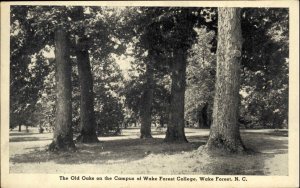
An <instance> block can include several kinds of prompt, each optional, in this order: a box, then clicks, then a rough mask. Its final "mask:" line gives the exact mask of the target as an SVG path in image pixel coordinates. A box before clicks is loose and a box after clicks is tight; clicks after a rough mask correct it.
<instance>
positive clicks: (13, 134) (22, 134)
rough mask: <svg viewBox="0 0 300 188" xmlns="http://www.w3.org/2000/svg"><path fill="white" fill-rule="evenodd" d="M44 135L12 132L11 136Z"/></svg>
mask: <svg viewBox="0 0 300 188" xmlns="http://www.w3.org/2000/svg"><path fill="white" fill-rule="evenodd" d="M41 134H42V133H27V132H10V133H9V136H24V135H41Z"/></svg>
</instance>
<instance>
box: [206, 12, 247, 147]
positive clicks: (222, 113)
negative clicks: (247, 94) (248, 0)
mask: <svg viewBox="0 0 300 188" xmlns="http://www.w3.org/2000/svg"><path fill="white" fill-rule="evenodd" d="M218 16H219V17H218V49H217V75H216V85H215V97H214V106H213V122H212V126H211V130H210V135H209V139H208V141H207V144H206V146H205V147H204V148H206V149H207V150H208V151H216V150H217V151H221V152H242V151H244V150H245V147H244V145H243V143H242V140H241V137H240V132H239V126H238V112H239V88H240V60H241V51H242V32H241V22H240V9H239V8H219V9H218Z"/></svg>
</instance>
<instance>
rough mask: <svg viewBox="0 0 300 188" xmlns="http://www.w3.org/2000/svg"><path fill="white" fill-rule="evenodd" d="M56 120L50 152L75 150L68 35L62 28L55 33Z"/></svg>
mask: <svg viewBox="0 0 300 188" xmlns="http://www.w3.org/2000/svg"><path fill="white" fill-rule="evenodd" d="M54 40H55V62H56V79H57V80H56V82H57V83H56V93H57V102H56V105H57V106H56V119H55V130H54V136H53V141H52V143H51V144H50V146H49V150H50V151H68V150H74V149H75V144H74V142H73V133H72V102H71V97H72V85H71V63H70V59H69V58H70V55H69V43H68V35H67V33H66V32H65V30H64V29H63V28H62V27H59V28H58V29H57V30H56V31H55V39H54Z"/></svg>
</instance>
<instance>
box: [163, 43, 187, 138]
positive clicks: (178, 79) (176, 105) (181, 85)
mask: <svg viewBox="0 0 300 188" xmlns="http://www.w3.org/2000/svg"><path fill="white" fill-rule="evenodd" d="M185 76H186V53H185V52H184V51H183V50H182V49H179V50H178V51H177V54H176V55H175V56H174V62H173V64H172V76H171V79H172V85H171V103H170V111H169V122H168V126H167V132H166V137H165V140H164V141H165V142H187V139H186V137H185V133H184V94H185V84H186V83H185Z"/></svg>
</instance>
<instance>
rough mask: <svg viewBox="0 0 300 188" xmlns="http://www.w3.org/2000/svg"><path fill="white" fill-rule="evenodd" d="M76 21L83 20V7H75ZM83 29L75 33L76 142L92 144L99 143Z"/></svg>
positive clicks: (91, 80)
mask: <svg viewBox="0 0 300 188" xmlns="http://www.w3.org/2000/svg"><path fill="white" fill-rule="evenodd" d="M75 10H76V15H77V16H76V18H75V20H77V21H83V20H84V13H83V11H84V10H83V7H76V9H75ZM84 30H85V28H84V27H81V28H79V29H78V31H77V34H78V35H77V40H76V58H77V66H78V76H79V85H80V135H79V136H78V137H77V139H76V140H77V141H78V142H82V143H94V142H99V140H98V138H97V135H96V125H97V124H96V119H95V111H94V91H93V76H92V72H91V65H90V59H89V52H88V49H89V44H88V39H87V38H86V37H85V35H84V33H85V31H84Z"/></svg>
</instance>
